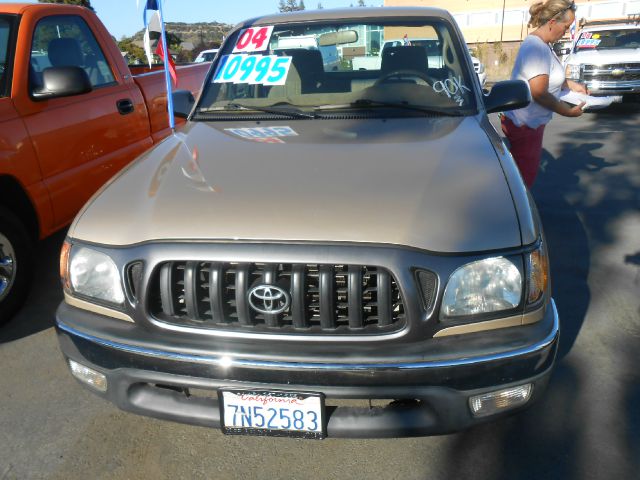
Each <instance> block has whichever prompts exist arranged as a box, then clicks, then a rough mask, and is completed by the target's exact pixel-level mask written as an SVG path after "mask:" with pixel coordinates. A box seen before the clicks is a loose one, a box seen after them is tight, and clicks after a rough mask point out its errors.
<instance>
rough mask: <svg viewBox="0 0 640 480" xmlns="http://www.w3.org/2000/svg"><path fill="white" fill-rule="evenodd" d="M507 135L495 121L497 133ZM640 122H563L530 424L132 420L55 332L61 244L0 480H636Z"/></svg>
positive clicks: (47, 250)
mask: <svg viewBox="0 0 640 480" xmlns="http://www.w3.org/2000/svg"><path fill="white" fill-rule="evenodd" d="M493 120H494V121H495V118H493ZM639 132H640V106H633V105H622V106H620V107H618V108H616V109H614V110H607V111H603V112H600V113H587V114H585V115H583V116H582V117H580V118H578V119H566V118H558V117H556V118H555V119H554V120H553V121H552V122H551V124H549V126H548V127H547V131H546V134H545V151H544V155H543V164H542V170H541V173H540V176H539V178H538V180H537V183H536V185H534V188H533V190H532V191H533V195H534V198H535V199H536V202H537V204H538V207H539V210H540V214H541V217H542V219H543V224H544V227H545V231H546V234H547V239H548V243H549V247H550V255H551V264H552V276H553V277H552V278H553V291H554V298H555V300H556V302H557V306H558V310H559V314H560V319H561V329H562V335H561V344H560V352H559V356H558V363H557V367H556V371H555V373H554V375H553V377H552V379H551V383H550V385H549V389H548V391H547V393H546V395H545V397H544V398H543V399H542V401H540V402H539V403H537V404H536V405H534V406H533V407H532V408H531V409H529V410H527V411H525V412H522V413H520V414H517V415H515V416H512V417H509V418H506V419H503V420H500V421H497V422H494V423H490V424H486V425H483V426H480V427H477V428H474V429H472V430H469V431H465V432H462V433H458V434H453V435H446V436H440V437H426V438H414V439H391V440H344V439H326V440H323V441H311V440H294V439H282V438H260V437H227V436H224V435H222V434H221V433H220V432H219V431H217V430H211V429H206V428H201V427H191V426H186V425H180V424H175V423H170V422H165V421H161V420H155V419H150V418H144V417H139V416H135V415H132V414H128V413H124V412H121V411H119V410H118V409H116V408H115V407H114V406H112V405H111V404H108V403H106V402H104V401H103V400H101V399H99V398H98V397H95V396H93V395H92V394H90V393H89V392H87V391H86V390H84V389H83V388H81V387H80V386H79V385H78V384H77V383H76V382H75V380H74V379H73V378H72V377H71V375H70V374H69V373H68V371H67V367H66V365H65V363H64V361H63V358H62V355H61V354H60V352H59V350H58V346H57V341H56V338H55V333H54V330H53V323H54V312H55V308H56V306H57V304H58V303H59V302H60V301H61V299H62V293H61V287H60V285H59V281H58V277H57V271H58V252H59V249H60V246H61V244H62V241H63V239H64V232H61V233H59V234H57V235H55V236H54V237H52V238H49V239H47V240H46V241H44V242H41V244H40V245H39V249H38V272H37V275H36V283H35V285H34V287H33V289H32V291H31V295H30V298H29V301H28V304H27V306H26V307H25V308H24V309H23V310H22V311H21V312H20V314H19V315H18V316H17V317H16V318H15V319H14V320H13V321H12V322H11V323H10V324H8V325H6V326H5V327H3V328H0V480H8V479H31V478H47V479H65V480H71V479H83V480H84V479H89V478H91V479H112V478H118V479H147V478H153V479H163V478H199V479H204V478H211V479H236V478H237V479H247V478H249V479H253V478H256V479H263V478H264V479H266V478H269V479H271V478H283V479H292V478H305V479H306V478H313V479H322V478H326V479H365V478H376V479H403V480H408V479H429V480H435V479H487V480H489V479H491V480H496V479H563V480H572V479H575V480H583V479H607V480H609V479H616V480H624V479H638V478H640V473H639V472H640V368H638V365H639V364H640V133H639Z"/></svg>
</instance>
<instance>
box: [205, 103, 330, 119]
mask: <svg viewBox="0 0 640 480" xmlns="http://www.w3.org/2000/svg"><path fill="white" fill-rule="evenodd" d="M279 106H284V108H278V107H279ZM237 111H243V112H244V111H246V112H252V111H253V112H264V113H270V114H274V115H283V116H287V117H294V118H318V115H317V114H316V113H308V112H303V111H302V110H300V109H298V108H295V106H293V105H291V104H288V103H284V102H282V103H279V104H275V105H270V106H268V107H258V106H253V105H251V106H249V105H243V104H241V103H227V104H226V105H225V106H223V107H214V108H202V109H200V110H198V113H209V112H237Z"/></svg>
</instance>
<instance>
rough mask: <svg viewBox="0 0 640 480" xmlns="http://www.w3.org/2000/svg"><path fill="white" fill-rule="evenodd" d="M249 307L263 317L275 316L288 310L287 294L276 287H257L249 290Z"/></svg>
mask: <svg viewBox="0 0 640 480" xmlns="http://www.w3.org/2000/svg"><path fill="white" fill-rule="evenodd" d="M248 297H249V305H251V308H253V309H254V310H255V311H256V312H258V313H262V314H263V315H277V314H278V313H282V312H284V311H285V310H286V309H287V308H289V304H290V303H291V298H290V297H289V292H287V291H286V290H284V289H282V288H280V287H277V286H276V285H258V286H256V287H253V288H252V289H251V290H249V295H248Z"/></svg>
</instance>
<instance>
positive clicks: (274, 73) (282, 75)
mask: <svg viewBox="0 0 640 480" xmlns="http://www.w3.org/2000/svg"><path fill="white" fill-rule="evenodd" d="M290 67H291V57H279V56H277V55H244V54H241V55H227V56H225V57H223V59H222V62H221V63H220V66H219V67H218V71H217V73H216V75H215V77H214V79H213V82H214V83H250V84H261V85H284V84H285V82H286V81H287V74H288V73H289V68H290Z"/></svg>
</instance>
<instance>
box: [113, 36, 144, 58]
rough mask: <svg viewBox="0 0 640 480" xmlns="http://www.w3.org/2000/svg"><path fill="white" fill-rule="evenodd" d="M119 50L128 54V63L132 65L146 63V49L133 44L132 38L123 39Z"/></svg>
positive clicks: (119, 44)
mask: <svg viewBox="0 0 640 480" xmlns="http://www.w3.org/2000/svg"><path fill="white" fill-rule="evenodd" d="M118 48H119V49H120V51H121V52H124V53H126V54H127V61H128V62H129V63H130V64H139V63H146V62H147V56H146V54H145V53H144V49H143V48H141V47H139V46H137V45H136V44H135V43H133V39H131V38H123V39H122V40H120V41H119V42H118Z"/></svg>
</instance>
